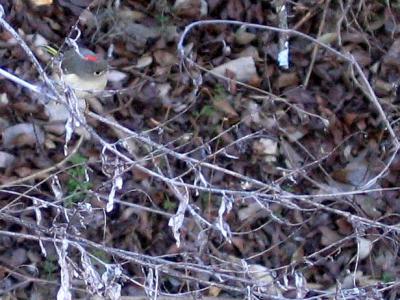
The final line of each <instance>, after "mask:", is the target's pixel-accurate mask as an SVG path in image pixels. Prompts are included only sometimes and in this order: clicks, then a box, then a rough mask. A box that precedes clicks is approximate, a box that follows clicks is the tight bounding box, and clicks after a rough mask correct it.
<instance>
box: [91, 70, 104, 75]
mask: <svg viewBox="0 0 400 300" xmlns="http://www.w3.org/2000/svg"><path fill="white" fill-rule="evenodd" d="M93 74H94V75H96V76H100V75H101V74H103V71H94V73H93Z"/></svg>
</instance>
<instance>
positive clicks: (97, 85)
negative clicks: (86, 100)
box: [61, 49, 108, 91]
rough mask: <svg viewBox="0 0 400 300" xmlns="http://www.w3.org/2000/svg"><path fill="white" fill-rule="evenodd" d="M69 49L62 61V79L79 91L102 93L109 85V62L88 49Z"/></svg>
mask: <svg viewBox="0 0 400 300" xmlns="http://www.w3.org/2000/svg"><path fill="white" fill-rule="evenodd" d="M79 52H80V53H78V52H77V51H76V50H75V49H69V50H68V51H66V52H65V53H64V54H63V57H62V61H61V69H62V79H63V80H64V82H65V83H66V84H67V85H68V86H69V87H71V88H73V89H75V90H78V91H82V90H83V91H87V90H93V91H101V90H104V88H105V87H106V85H107V71H108V64H107V61H106V60H105V59H103V58H101V57H99V56H98V55H96V54H95V53H93V52H92V51H90V50H88V49H79Z"/></svg>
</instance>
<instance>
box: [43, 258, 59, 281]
mask: <svg viewBox="0 0 400 300" xmlns="http://www.w3.org/2000/svg"><path fill="white" fill-rule="evenodd" d="M57 269H58V264H57V257H55V256H52V255H49V256H47V257H46V260H45V261H44V263H43V272H44V274H43V275H44V277H45V278H46V279H47V280H54V279H55V277H56V274H55V272H56V271H57Z"/></svg>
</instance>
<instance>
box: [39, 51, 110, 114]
mask: <svg viewBox="0 0 400 300" xmlns="http://www.w3.org/2000/svg"><path fill="white" fill-rule="evenodd" d="M44 49H45V51H46V52H47V53H49V54H50V55H51V56H53V57H56V58H57V59H58V60H59V66H60V68H59V70H58V71H55V72H54V74H53V78H54V79H55V81H56V83H58V85H59V86H61V87H67V88H70V89H72V90H73V92H74V94H75V96H76V98H77V100H78V105H77V107H78V109H79V110H80V111H81V112H83V111H85V109H86V101H91V99H92V98H93V95H92V92H99V91H102V90H104V89H105V87H106V85H107V75H108V62H107V60H105V59H104V58H103V57H101V56H100V55H98V54H95V53H94V52H93V51H91V50H89V49H87V48H84V47H79V48H76V47H71V48H70V49H68V50H66V51H65V52H64V53H60V52H59V51H58V50H57V49H55V48H53V47H50V46H45V47H44ZM46 110H47V113H48V115H49V121H66V120H67V119H68V118H69V117H70V112H69V110H68V109H67V108H66V106H65V105H62V104H60V103H59V102H57V101H50V102H49V103H48V104H47V105H46Z"/></svg>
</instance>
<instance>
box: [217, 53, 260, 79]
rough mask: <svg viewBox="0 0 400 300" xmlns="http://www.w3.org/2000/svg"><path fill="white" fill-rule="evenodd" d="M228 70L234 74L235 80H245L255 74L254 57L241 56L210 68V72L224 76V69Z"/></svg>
mask: <svg viewBox="0 0 400 300" xmlns="http://www.w3.org/2000/svg"><path fill="white" fill-rule="evenodd" d="M227 70H229V71H231V72H233V73H235V75H236V80H238V81H243V82H247V81H249V80H250V79H251V78H252V77H253V76H256V75H257V71H256V66H255V63H254V59H253V57H251V56H246V57H241V58H238V59H234V60H231V61H229V62H227V63H224V64H222V65H220V66H218V67H215V68H214V69H212V70H210V72H211V73H212V74H216V75H219V76H226V71H227Z"/></svg>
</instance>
